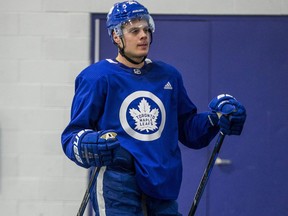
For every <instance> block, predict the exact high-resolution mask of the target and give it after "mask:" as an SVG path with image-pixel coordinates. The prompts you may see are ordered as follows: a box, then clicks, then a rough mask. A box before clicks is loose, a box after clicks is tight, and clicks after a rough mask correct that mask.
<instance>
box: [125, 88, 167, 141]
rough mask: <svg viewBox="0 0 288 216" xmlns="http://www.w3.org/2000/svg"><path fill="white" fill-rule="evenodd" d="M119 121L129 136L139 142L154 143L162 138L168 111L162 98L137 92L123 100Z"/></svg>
mask: <svg viewBox="0 0 288 216" xmlns="http://www.w3.org/2000/svg"><path fill="white" fill-rule="evenodd" d="M119 119H120V123H121V126H122V128H123V129H124V131H125V132H126V133H127V134H128V135H130V136H131V137H133V138H134V139H137V140H141V141H152V140H156V139H158V138H160V137H161V134H162V131H163V129H164V126H165V122H166V110H165V107H164V105H163V103H162V101H161V100H160V98H158V97H157V96H156V95H155V94H153V93H152V92H149V91H136V92H133V93H131V94H130V95H128V96H127V97H126V98H125V99H124V100H123V102H122V105H121V107H120V111H119Z"/></svg>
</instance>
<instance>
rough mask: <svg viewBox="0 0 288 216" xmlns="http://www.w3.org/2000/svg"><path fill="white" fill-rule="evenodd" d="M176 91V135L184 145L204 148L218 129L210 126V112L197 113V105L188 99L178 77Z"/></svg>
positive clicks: (181, 81)
mask: <svg viewBox="0 0 288 216" xmlns="http://www.w3.org/2000/svg"><path fill="white" fill-rule="evenodd" d="M178 82H179V92H178V98H179V100H178V110H179V112H178V113H179V114H178V128H179V131H178V137H179V141H180V142H181V143H182V144H184V145H185V146H187V147H189V148H193V149H200V148H204V147H206V146H208V145H209V143H210V141H211V140H212V139H213V138H214V137H215V136H216V134H217V133H218V131H219V128H218V127H215V126H212V124H211V123H210V121H209V118H208V116H209V115H211V113H210V112H203V113H198V111H197V107H196V106H195V105H194V104H193V103H192V102H191V100H190V99H189V97H188V95H187V92H186V90H185V87H184V84H183V80H182V78H181V76H180V78H179V81H178Z"/></svg>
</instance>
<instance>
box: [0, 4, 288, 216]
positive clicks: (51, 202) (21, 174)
mask: <svg viewBox="0 0 288 216" xmlns="http://www.w3.org/2000/svg"><path fill="white" fill-rule="evenodd" d="M139 1H140V2H142V3H143V4H144V5H146V6H147V7H148V8H149V10H150V12H151V13H157V14H167V13H171V14H278V15H281V14H287V12H288V0H254V1H251V0H233V1H231V0H218V1H217V0H207V1H197V0H182V1H181V2H179V1H175V0H157V1H151V0H142V1H141V0H139ZM115 2H116V1H115V0H105V1H104V0H25V1H23V0H0V171H1V172H0V214H1V215H11V216H39V215H42V216H50V215H51V216H55V215H57V216H71V215H75V213H76V212H77V209H78V207H79V205H80V202H81V200H82V197H83V194H84V191H85V189H86V177H87V172H86V170H85V169H82V168H80V167H78V166H76V165H75V164H74V163H73V162H71V161H70V160H69V159H68V158H66V157H65V156H64V153H63V151H62V148H61V144H60V136H61V132H62V130H63V129H64V127H65V126H66V124H67V123H68V121H69V115H70V105H71V100H72V96H73V91H74V79H75V76H76V75H77V74H78V73H79V72H80V71H81V70H82V69H83V68H84V67H86V66H87V65H88V64H89V40H90V39H89V13H90V12H99V13H106V12H107V11H108V10H109V9H110V8H111V6H112V4H113V3H115ZM163 4H165V7H162V6H161V5H163Z"/></svg>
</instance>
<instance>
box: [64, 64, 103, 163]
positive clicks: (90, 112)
mask: <svg viewBox="0 0 288 216" xmlns="http://www.w3.org/2000/svg"><path fill="white" fill-rule="evenodd" d="M86 70H88V72H89V69H86ZM90 70H91V69H90ZM85 74H87V73H81V74H80V75H79V76H78V77H77V78H76V80H75V94H74V98H73V102H72V106H71V120H70V122H69V124H68V126H67V127H66V128H65V130H64V131H63V133H62V136H61V141H62V148H63V151H64V152H65V154H66V155H67V157H68V158H70V159H71V160H73V161H75V156H74V153H73V142H74V140H75V137H76V135H77V133H78V132H79V131H82V130H85V129H92V130H97V121H98V118H99V116H100V115H101V112H102V110H103V105H104V104H105V94H106V82H105V79H103V78H101V77H100V78H99V77H98V78H97V77H91V76H90V77H89V76H87V75H85ZM88 74H89V73H88Z"/></svg>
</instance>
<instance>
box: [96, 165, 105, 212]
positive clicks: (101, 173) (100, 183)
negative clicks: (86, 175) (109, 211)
mask: <svg viewBox="0 0 288 216" xmlns="http://www.w3.org/2000/svg"><path fill="white" fill-rule="evenodd" d="M105 171H106V166H103V167H101V168H100V171H99V174H98V176H97V188H96V193H97V202H98V208H99V214H100V216H106V209H105V200H104V196H103V179H104V173H105Z"/></svg>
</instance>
